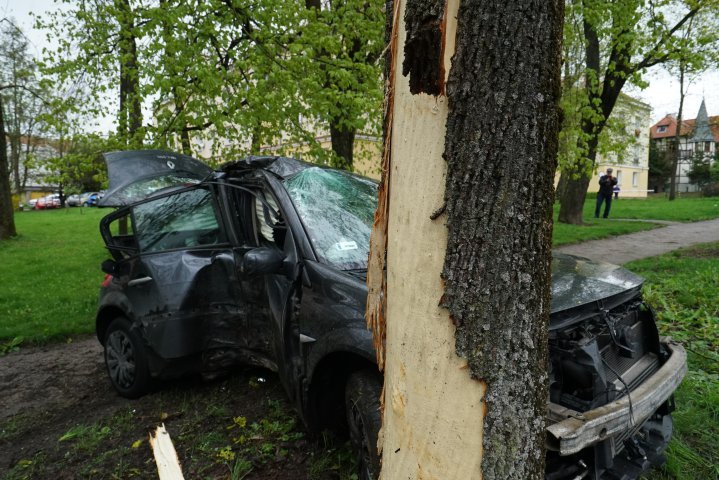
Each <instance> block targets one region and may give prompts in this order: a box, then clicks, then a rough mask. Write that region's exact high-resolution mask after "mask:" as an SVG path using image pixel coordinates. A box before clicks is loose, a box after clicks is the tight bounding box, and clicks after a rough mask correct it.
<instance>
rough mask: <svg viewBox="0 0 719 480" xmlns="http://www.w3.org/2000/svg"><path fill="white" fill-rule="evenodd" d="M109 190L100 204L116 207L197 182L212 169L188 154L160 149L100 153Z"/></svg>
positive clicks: (210, 172)
mask: <svg viewBox="0 0 719 480" xmlns="http://www.w3.org/2000/svg"><path fill="white" fill-rule="evenodd" d="M103 157H104V158H105V163H106V164H107V175H108V179H109V187H110V188H109V189H108V192H107V193H106V194H105V196H104V197H103V198H102V199H100V201H99V202H98V205H99V206H101V207H119V206H122V205H129V204H131V203H134V202H137V201H140V200H143V199H145V198H147V197H148V196H150V195H152V194H153V193H155V192H156V191H158V190H161V189H164V188H167V187H172V186H178V185H184V184H187V183H196V182H199V181H201V180H203V179H204V178H207V177H208V176H209V175H212V172H213V171H212V169H211V168H210V167H208V166H207V165H205V164H204V163H202V162H201V161H199V160H197V159H196V158H192V157H190V156H188V155H182V154H180V153H174V152H165V151H162V150H133V151H123V152H110V153H105V154H104V155H103Z"/></svg>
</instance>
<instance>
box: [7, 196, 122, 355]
mask: <svg viewBox="0 0 719 480" xmlns="http://www.w3.org/2000/svg"><path fill="white" fill-rule="evenodd" d="M107 213H109V210H105V209H96V208H82V209H81V208H71V209H64V210H54V211H53V210H50V211H38V212H35V211H33V212H22V213H18V214H16V215H15V223H16V226H17V230H18V233H19V235H18V236H17V237H15V238H13V239H11V240H8V241H3V242H0V353H2V349H3V348H5V349H6V348H8V341H9V340H11V339H14V338H16V337H21V338H18V340H16V342H17V341H20V340H22V339H24V340H25V341H32V342H33V343H37V342H44V341H47V340H51V339H64V338H67V337H69V336H71V335H75V334H78V333H88V332H92V331H93V330H94V315H95V308H96V307H97V293H98V289H99V287H100V282H101V281H102V279H103V275H104V274H103V273H102V272H101V271H100V262H102V260H104V259H105V258H109V257H108V254H107V252H106V251H105V249H104V244H103V242H102V239H101V238H100V233H99V230H98V228H99V227H98V225H99V222H100V218H102V217H103V216H104V215H106V214H107ZM3 345H4V347H3Z"/></svg>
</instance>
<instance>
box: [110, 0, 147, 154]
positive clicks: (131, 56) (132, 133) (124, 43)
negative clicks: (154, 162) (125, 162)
mask: <svg viewBox="0 0 719 480" xmlns="http://www.w3.org/2000/svg"><path fill="white" fill-rule="evenodd" d="M116 5H117V7H118V23H119V24H120V42H119V47H120V121H119V126H120V133H121V134H122V135H124V136H125V139H126V142H127V144H128V145H129V146H131V147H138V146H140V145H141V144H142V137H143V135H142V131H141V129H142V99H141V96H140V77H139V72H138V61H137V39H136V38H135V34H134V33H133V29H134V27H135V20H134V12H133V11H132V7H131V6H130V2H129V0H116Z"/></svg>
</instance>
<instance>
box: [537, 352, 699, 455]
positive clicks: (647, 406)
mask: <svg viewBox="0 0 719 480" xmlns="http://www.w3.org/2000/svg"><path fill="white" fill-rule="evenodd" d="M662 345H663V346H664V347H665V348H666V349H667V351H668V352H670V356H669V358H668V359H667V361H666V362H665V363H664V365H662V366H661V368H660V369H659V370H658V371H657V372H656V373H654V374H653V375H652V376H651V377H649V378H648V379H646V380H645V381H644V382H643V383H642V384H641V385H639V387H637V388H636V389H635V390H633V391H632V392H631V393H630V395H625V396H624V397H622V398H620V399H618V400H616V401H613V402H611V403H608V404H606V405H603V406H601V407H599V408H595V409H593V410H589V411H586V412H577V411H575V410H572V409H569V408H565V407H562V406H561V405H557V404H556V403H551V402H550V403H549V414H548V423H550V424H551V425H549V426H548V427H547V442H548V448H549V449H550V450H554V451H558V452H559V454H560V455H562V456H565V455H571V454H573V453H576V452H579V451H580V450H582V449H584V448H586V447H589V446H591V445H594V444H596V443H598V442H601V441H603V440H606V439H607V438H611V437H613V436H615V435H619V434H622V433H624V432H626V431H627V430H630V429H634V428H636V427H637V426H638V425H641V424H642V423H643V422H644V421H645V420H647V419H648V418H649V417H650V416H651V415H652V414H653V413H654V412H655V411H656V410H657V409H658V408H659V407H660V406H661V405H662V404H663V403H664V402H666V401H667V400H668V399H669V397H671V395H672V394H673V393H674V391H675V390H676V389H677V387H679V384H680V383H681V381H682V379H683V378H684V375H686V373H687V354H686V352H685V350H684V348H683V347H682V346H681V345H679V344H678V343H675V342H673V341H663V342H662ZM553 422H556V423H553Z"/></svg>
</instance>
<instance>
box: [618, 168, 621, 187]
mask: <svg viewBox="0 0 719 480" xmlns="http://www.w3.org/2000/svg"><path fill="white" fill-rule="evenodd" d="M621 184H622V171H621V170H617V185H621Z"/></svg>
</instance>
